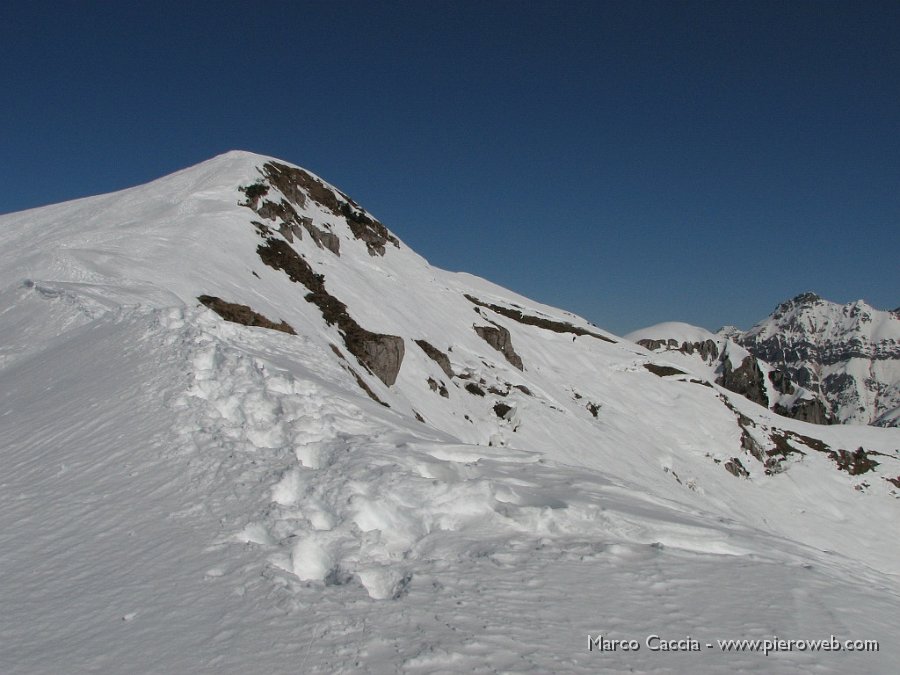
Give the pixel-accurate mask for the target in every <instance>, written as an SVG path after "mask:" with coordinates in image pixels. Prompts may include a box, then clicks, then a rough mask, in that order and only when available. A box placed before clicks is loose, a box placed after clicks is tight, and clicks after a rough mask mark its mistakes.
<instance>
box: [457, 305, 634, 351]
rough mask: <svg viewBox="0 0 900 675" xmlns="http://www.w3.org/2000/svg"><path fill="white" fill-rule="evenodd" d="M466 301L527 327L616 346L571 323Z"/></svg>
mask: <svg viewBox="0 0 900 675" xmlns="http://www.w3.org/2000/svg"><path fill="white" fill-rule="evenodd" d="M465 296H466V300H468V301H469V302H471V303H474V304H475V305H478V306H479V307H485V308H487V309H489V310H491V311H492V312H496V313H497V314H500V315H501V316H505V317H507V318H508V319H512V320H513V321H518V322H519V323H522V324H525V325H526V326H537V327H538V328H543V329H544V330H550V331H553V332H554V333H571V334H572V335H575V336H579V335H589V336H591V337H594V338H597V339H598V340H605V341H606V342H612V343H613V344H615V342H616V341H615V340H612V339H610V338H608V337H606V336H605V335H600V334H599V333H592V332H591V331H589V330H586V329H584V328H579V327H578V326H573V325H572V324H570V323H565V322H563V321H554V320H553V319H548V318H545V317H540V316H532V315H530V314H524V313H523V312H521V311H519V310H518V309H511V308H509V307H502V306H500V305H492V304H491V303H489V302H483V301H482V300H479V299H478V298H476V297H474V296H472V295H469V294H468V293H466V294H465Z"/></svg>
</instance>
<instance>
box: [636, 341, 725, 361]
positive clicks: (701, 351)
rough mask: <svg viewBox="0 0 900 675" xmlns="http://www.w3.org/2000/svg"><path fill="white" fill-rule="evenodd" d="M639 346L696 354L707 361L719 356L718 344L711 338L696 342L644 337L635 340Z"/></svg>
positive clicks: (655, 349) (653, 350)
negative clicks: (679, 342)
mask: <svg viewBox="0 0 900 675" xmlns="http://www.w3.org/2000/svg"><path fill="white" fill-rule="evenodd" d="M637 344H639V345H640V346H641V347H643V348H645V349H649V350H650V351H651V352H657V351H661V350H674V351H678V352H681V353H682V354H695V353H696V354H698V355H699V356H700V358H701V359H703V360H704V361H707V362H713V361H715V360H716V359H717V358H719V346H718V345H717V344H716V343H715V342H714V341H713V340H702V341H698V342H682V343H681V344H678V341H677V340H675V339H673V338H669V339H667V340H665V339H664V340H653V339H650V338H644V339H641V340H638V341H637Z"/></svg>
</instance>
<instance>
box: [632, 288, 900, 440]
mask: <svg viewBox="0 0 900 675" xmlns="http://www.w3.org/2000/svg"><path fill="white" fill-rule="evenodd" d="M628 338H629V339H631V340H634V341H635V342H638V343H639V344H641V345H643V346H645V347H647V348H649V349H651V350H653V351H656V352H679V353H681V354H687V355H690V356H693V357H694V358H693V359H692V361H693V362H695V365H698V364H697V363H696V362H697V361H699V362H701V363H702V364H703V365H706V366H711V367H712V370H713V371H714V373H715V374H716V376H717V381H718V382H719V384H722V385H723V386H725V387H727V388H728V389H730V390H732V391H735V392H738V393H741V394H744V395H745V396H747V397H748V398H750V399H751V400H753V401H755V402H757V403H759V404H761V405H765V406H766V407H768V408H770V409H772V410H774V411H775V412H778V413H779V414H782V415H786V416H789V417H794V418H797V419H803V420H805V421H810V422H815V423H818V424H830V423H842V424H873V425H876V426H885V427H887V426H897V425H898V424H900V313H898V312H896V311H894V312H883V311H878V310H876V309H873V308H872V307H870V306H869V305H867V304H866V303H865V302H863V301H862V300H857V301H856V302H851V303H848V304H846V305H838V304H836V303H833V302H829V301H827V300H823V299H822V298H820V297H819V296H817V295H815V294H813V293H803V294H801V295H798V296H797V297H795V298H793V299H791V300H788V301H787V302H783V303H781V304H780V305H778V307H776V308H775V311H774V312H772V314H771V315H770V316H768V317H767V318H766V319H764V320H763V321H760V322H759V323H757V324H756V325H755V326H754V327H753V328H751V329H750V330H748V331H740V330H738V329H735V328H733V327H728V328H723V329H722V330H720V331H719V332H718V333H716V334H713V333H710V332H709V331H705V329H702V328H696V327H693V326H689V325H687V324H678V323H671V322H670V323H663V324H657V325H655V326H650V327H648V328H644V329H641V330H639V331H635V332H634V333H631V334H630V335H628ZM701 345H703V349H702V350H701V349H700V346H701Z"/></svg>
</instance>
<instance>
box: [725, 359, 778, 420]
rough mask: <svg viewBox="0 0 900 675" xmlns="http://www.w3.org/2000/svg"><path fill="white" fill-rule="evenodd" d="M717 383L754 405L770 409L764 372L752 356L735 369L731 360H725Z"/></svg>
mask: <svg viewBox="0 0 900 675" xmlns="http://www.w3.org/2000/svg"><path fill="white" fill-rule="evenodd" d="M716 383H717V384H720V385H722V386H723V387H725V388H726V389H728V390H730V391H733V392H734V393H736V394H740V395H741V396H744V397H746V398H748V399H750V400H751V401H753V402H754V403H759V404H760V405H761V406H764V407H766V408H768V407H769V397H768V396H767V395H766V384H765V381H764V379H763V373H762V370H760V367H759V364H758V363H757V362H756V359H755V358H753V357H752V356H747V357H745V358H744V360H743V361H741V365H740V366H738V367H737V368H734V367H733V366H732V365H731V359H728V358H726V359H723V361H722V373H721V374H720V375H719V377H718V378H717V379H716Z"/></svg>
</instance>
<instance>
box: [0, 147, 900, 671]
mask: <svg viewBox="0 0 900 675" xmlns="http://www.w3.org/2000/svg"><path fill="white" fill-rule="evenodd" d="M297 171H298V170H297V169H295V168H294V167H291V166H290V165H286V164H283V163H280V162H278V161H277V160H273V159H272V158H266V157H260V156H258V155H252V154H249V153H242V152H232V153H228V154H226V155H223V156H221V157H217V158H215V159H213V160H210V161H208V162H205V163H203V164H201V165H198V166H197V167H193V168H191V169H187V170H185V171H182V172H179V173H177V174H174V175H172V176H169V177H166V178H163V179H160V180H158V181H155V182H153V183H151V184H148V185H145V186H140V187H137V188H133V189H131V190H126V191H123V192H120V193H115V194H111V195H104V196H100V197H93V198H89V199H84V200H79V201H77V202H71V203H68V204H61V205H56V206H52V207H46V208H42V209H36V210H33V211H27V212H22V213H18V214H11V215H8V216H3V217H0V402H2V409H0V452H2V455H0V457H2V462H3V464H2V467H3V479H2V487H3V489H2V491H0V538H2V547H0V558H2V569H3V570H4V576H5V581H4V585H3V594H4V595H3V609H4V611H3V612H2V615H0V616H2V619H0V635H2V637H3V640H2V645H3V646H2V647H0V667H2V669H3V671H4V672H48V673H49V672H60V670H67V671H76V672H85V671H103V672H134V671H138V672H201V671H203V672H209V671H216V672H248V671H254V672H336V671H353V670H360V671H363V672H379V673H381V672H398V671H399V672H415V673H417V672H458V671H464V670H475V671H476V672H510V671H513V672H596V671H597V670H598V669H601V668H602V669H605V670H609V671H610V672H620V671H621V672H625V671H628V670H630V669H637V670H640V671H647V672H684V671H685V670H690V671H696V672H720V671H721V670H722V669H723V668H725V667H727V668H737V669H739V670H748V671H756V672H805V671H808V670H810V669H812V668H817V669H818V670H819V671H821V672H845V671H847V670H848V669H860V670H861V671H866V672H885V673H887V672H892V670H893V666H894V664H895V663H896V655H892V654H891V651H890V650H891V648H892V645H893V644H894V643H896V642H897V638H898V637H900V634H898V629H897V628H896V627H895V622H894V621H893V616H894V615H895V613H896V611H897V607H898V603H900V584H898V578H897V575H898V572H900V567H898V563H897V561H898V560H900V543H898V540H897V538H896V537H892V536H889V533H890V532H892V531H893V528H894V525H893V523H894V522H896V518H897V510H898V500H897V495H898V486H897V485H896V484H895V483H896V480H897V478H898V477H900V456H898V454H900V450H898V448H900V435H898V433H900V432H898V430H897V429H879V428H872V427H863V428H861V427H850V426H847V427H822V426H818V425H810V424H806V423H803V422H800V421H796V420H789V419H785V418H782V417H779V416H777V415H775V414H773V413H771V412H769V411H767V410H766V409H764V408H762V407H760V406H757V405H755V404H753V403H751V402H749V401H747V400H746V399H744V398H743V397H741V396H737V395H735V394H733V393H731V392H729V391H728V390H726V389H723V388H721V387H718V386H717V385H715V384H712V383H711V382H710V378H709V377H708V373H706V372H704V371H703V370H702V369H699V368H697V369H692V368H691V366H690V364H689V363H687V362H677V361H675V360H674V359H670V358H669V356H670V355H669V354H668V353H666V354H662V355H654V354H651V353H650V352H648V351H646V350H644V349H642V348H640V347H637V346H635V345H634V344H633V343H630V342H628V341H626V340H622V339H620V338H617V337H615V336H612V335H609V334H608V333H606V332H604V331H602V330H601V329H599V328H597V327H595V326H593V325H591V324H589V323H587V322H585V321H584V320H583V319H580V318H578V317H575V316H573V315H570V314H568V313H566V312H562V311H560V310H556V309H553V308H551V307H546V306H543V305H540V304H538V303H534V302H532V301H530V300H528V299H526V298H523V297H521V296H518V295H516V294H514V293H511V292H510V291H507V290H505V289H503V288H500V287H498V286H495V285H493V284H491V283H489V282H487V281H484V280H482V279H478V278H476V277H472V276H470V275H466V274H453V273H448V272H445V271H442V270H438V269H435V268H433V267H431V266H429V265H428V264H427V262H426V261H425V260H424V259H422V258H421V257H420V256H418V255H416V254H415V253H414V252H412V251H410V250H409V249H407V248H406V247H405V245H404V244H403V243H402V242H400V241H397V240H396V239H395V238H393V236H392V235H390V233H389V232H387V231H386V230H382V229H381V227H380V224H379V223H377V221H375V220H374V219H373V218H372V217H371V216H370V215H369V214H367V213H365V212H364V211H363V210H362V209H361V208H359V207H357V206H356V205H355V204H353V203H352V202H351V201H349V198H347V197H345V196H344V195H342V194H341V193H339V192H337V191H336V190H334V189H333V188H332V187H331V186H329V185H328V184H326V183H322V182H320V181H319V180H318V179H317V178H316V177H314V176H312V175H311V174H307V173H303V174H299V173H297ZM284 176H289V177H291V180H284ZM298 181H299V182H298ZM252 186H258V187H257V188H256V189H255V190H254V189H252ZM242 189H243V191H242ZM263 193H264V194H263ZM266 202H270V203H271V206H266ZM285 204H287V206H285ZM288 207H289V208H288ZM254 222H255V223H256V224H254ZM317 240H318V244H317ZM291 251H293V253H291ZM294 256H296V257H294ZM298 260H299V261H300V262H298ZM266 261H268V263H267V262H266ZM304 262H305V264H306V265H307V266H308V269H306V268H305V267H304ZM292 275H293V276H292ZM319 275H320V276H319ZM292 279H293V280H292ZM296 279H301V280H300V281H298V280H296ZM200 296H214V297H216V298H219V299H221V301H222V302H223V303H232V304H231V305H230V307H231V310H223V309H222V307H223V306H224V305H216V306H217V307H219V311H220V312H224V313H225V314H228V313H229V311H231V312H237V314H233V315H232V318H236V317H240V316H243V317H244V319H245V320H246V317H248V316H251V315H250V314H248V313H247V311H244V310H241V311H240V312H238V310H235V309H234V308H235V307H236V306H237V305H242V306H245V307H246V308H250V309H251V310H252V312H254V313H255V316H262V317H265V319H266V320H268V321H269V322H271V324H272V325H278V324H280V322H286V324H288V325H289V326H290V328H291V330H292V331H293V333H295V334H290V333H289V332H281V331H276V330H270V329H267V328H263V327H253V326H244V325H239V324H238V323H234V322H231V321H225V320H224V319H223V318H222V317H221V316H219V315H218V314H217V313H215V312H214V311H212V310H210V309H207V308H206V307H204V306H203V305H202V304H201V303H200V302H199V301H198V297H200ZM340 306H343V307H344V309H341V307H340ZM328 319H331V323H330V324H329V321H328ZM250 322H251V323H252V322H257V323H258V322H259V320H258V319H253V320H251V321H250ZM398 339H399V340H400V341H401V343H399V344H402V347H399V348H398V342H397V340H398ZM416 340H419V341H425V342H427V344H428V345H429V347H428V348H427V349H426V348H425V347H422V346H420V344H418V343H417V342H416ZM492 345H493V346H492ZM398 349H399V351H398ZM429 351H430V352H431V356H430V355H429ZM398 354H399V364H397V363H396V362H397V361H398ZM441 354H442V355H443V357H446V359H447V360H446V361H443V362H442V363H439V361H442V358H443V357H441ZM516 357H518V358H519V359H521V362H520V363H519V362H518V361H517V359H516ZM394 365H399V369H395V368H394V367H393V366H394ZM519 366H521V368H520V367H519ZM648 366H649V368H648ZM673 366H674V369H673ZM676 370H677V371H681V372H675V371H676ZM429 380H430V382H429ZM366 389H367V390H368V392H369V393H367V392H366ZM444 394H445V395H444ZM373 399H378V401H381V402H382V403H383V404H386V405H383V404H382V403H379V402H378V401H376V400H373ZM858 448H861V450H860V451H859V452H857V449H858ZM860 452H861V453H862V454H859V453H860ZM892 481H895V482H892ZM598 633H603V634H604V635H607V636H611V637H615V638H623V639H625V638H636V639H639V640H641V641H643V640H644V638H645V637H646V636H647V635H650V634H652V633H655V634H659V635H663V636H664V637H669V638H672V639H676V638H684V637H685V636H687V635H691V636H693V637H696V638H698V639H700V640H702V641H703V643H704V646H703V648H702V651H700V652H698V653H681V654H660V653H657V652H652V651H650V649H649V648H648V647H647V646H643V647H642V649H641V650H640V651H639V652H636V653H628V652H622V651H617V652H615V653H604V654H598V653H596V652H588V650H587V639H586V638H587V635H588V634H592V635H596V634H598ZM831 634H834V635H836V636H837V637H838V638H839V639H876V640H880V641H881V644H882V650H881V652H879V653H873V654H849V653H840V654H836V653H813V652H809V651H805V652H799V651H793V652H790V653H788V652H782V653H773V654H769V655H768V656H763V655H762V654H757V653H740V654H735V653H730V654H726V653H723V652H721V651H719V650H718V649H717V648H713V649H707V648H706V647H705V643H706V642H715V640H716V639H717V638H721V639H726V638H757V637H758V638H771V637H772V635H778V636H779V637H782V638H791V639H798V638H810V639H812V638H818V637H826V638H827V637H828V636H829V635H831Z"/></svg>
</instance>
